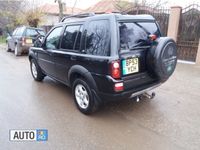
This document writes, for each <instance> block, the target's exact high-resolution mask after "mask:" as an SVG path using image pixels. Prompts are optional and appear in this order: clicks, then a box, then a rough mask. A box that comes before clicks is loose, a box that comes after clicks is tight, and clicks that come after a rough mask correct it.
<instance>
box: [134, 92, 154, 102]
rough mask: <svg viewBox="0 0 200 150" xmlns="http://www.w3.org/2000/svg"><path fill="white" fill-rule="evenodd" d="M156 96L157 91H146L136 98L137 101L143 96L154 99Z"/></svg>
mask: <svg viewBox="0 0 200 150" xmlns="http://www.w3.org/2000/svg"><path fill="white" fill-rule="evenodd" d="M155 96H156V93H155V92H152V93H151V94H149V93H147V92H145V93H143V94H141V95H139V96H137V98H136V102H139V101H140V100H141V99H142V98H146V99H153V98H154V97H155Z"/></svg>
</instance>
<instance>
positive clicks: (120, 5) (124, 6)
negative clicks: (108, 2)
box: [115, 0, 167, 14]
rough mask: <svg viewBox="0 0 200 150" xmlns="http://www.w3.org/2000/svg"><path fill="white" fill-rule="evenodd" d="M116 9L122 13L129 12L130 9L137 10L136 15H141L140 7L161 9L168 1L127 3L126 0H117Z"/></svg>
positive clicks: (136, 0)
mask: <svg viewBox="0 0 200 150" xmlns="http://www.w3.org/2000/svg"><path fill="white" fill-rule="evenodd" d="M115 2H116V3H115V7H116V8H117V9H118V10H119V11H120V12H127V10H129V9H134V10H136V14H138V13H139V8H140V7H151V8H152V9H156V8H159V7H161V6H164V5H165V4H166V3H167V1H161V0H156V1H153V2H152V1H150V0H149V1H148V0H132V1H125V0H115Z"/></svg>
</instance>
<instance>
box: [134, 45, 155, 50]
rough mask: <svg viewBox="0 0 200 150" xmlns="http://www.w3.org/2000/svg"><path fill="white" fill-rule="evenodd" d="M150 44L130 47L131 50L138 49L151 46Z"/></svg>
mask: <svg viewBox="0 0 200 150" xmlns="http://www.w3.org/2000/svg"><path fill="white" fill-rule="evenodd" d="M150 47H151V46H150V45H147V46H134V47H132V48H130V50H137V49H146V48H150Z"/></svg>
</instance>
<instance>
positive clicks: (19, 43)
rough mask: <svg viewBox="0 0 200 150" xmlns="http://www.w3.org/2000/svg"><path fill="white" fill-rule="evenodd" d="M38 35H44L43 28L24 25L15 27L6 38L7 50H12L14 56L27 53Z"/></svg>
mask: <svg viewBox="0 0 200 150" xmlns="http://www.w3.org/2000/svg"><path fill="white" fill-rule="evenodd" d="M39 35H45V32H44V30H43V29H40V28H33V27H26V26H21V27H17V28H16V29H15V30H14V31H13V33H12V34H9V35H8V37H7V39H6V43H7V51H8V52H9V51H14V53H15V55H16V56H19V55H21V54H22V53H27V52H28V50H29V48H30V47H31V46H33V43H34V41H35V39H36V38H37V37H38V36H39Z"/></svg>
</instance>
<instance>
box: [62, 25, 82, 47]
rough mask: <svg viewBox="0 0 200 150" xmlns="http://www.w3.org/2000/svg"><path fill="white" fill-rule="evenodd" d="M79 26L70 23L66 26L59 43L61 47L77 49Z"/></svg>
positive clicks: (79, 37)
mask: <svg viewBox="0 0 200 150" xmlns="http://www.w3.org/2000/svg"><path fill="white" fill-rule="evenodd" d="M81 27H82V26H81V25H72V26H67V27H66V29H65V32H64V35H63V39H62V43H61V48H62V49H68V50H79V48H80V40H81V35H82V32H81V30H82V28H81ZM75 43H76V44H75Z"/></svg>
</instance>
